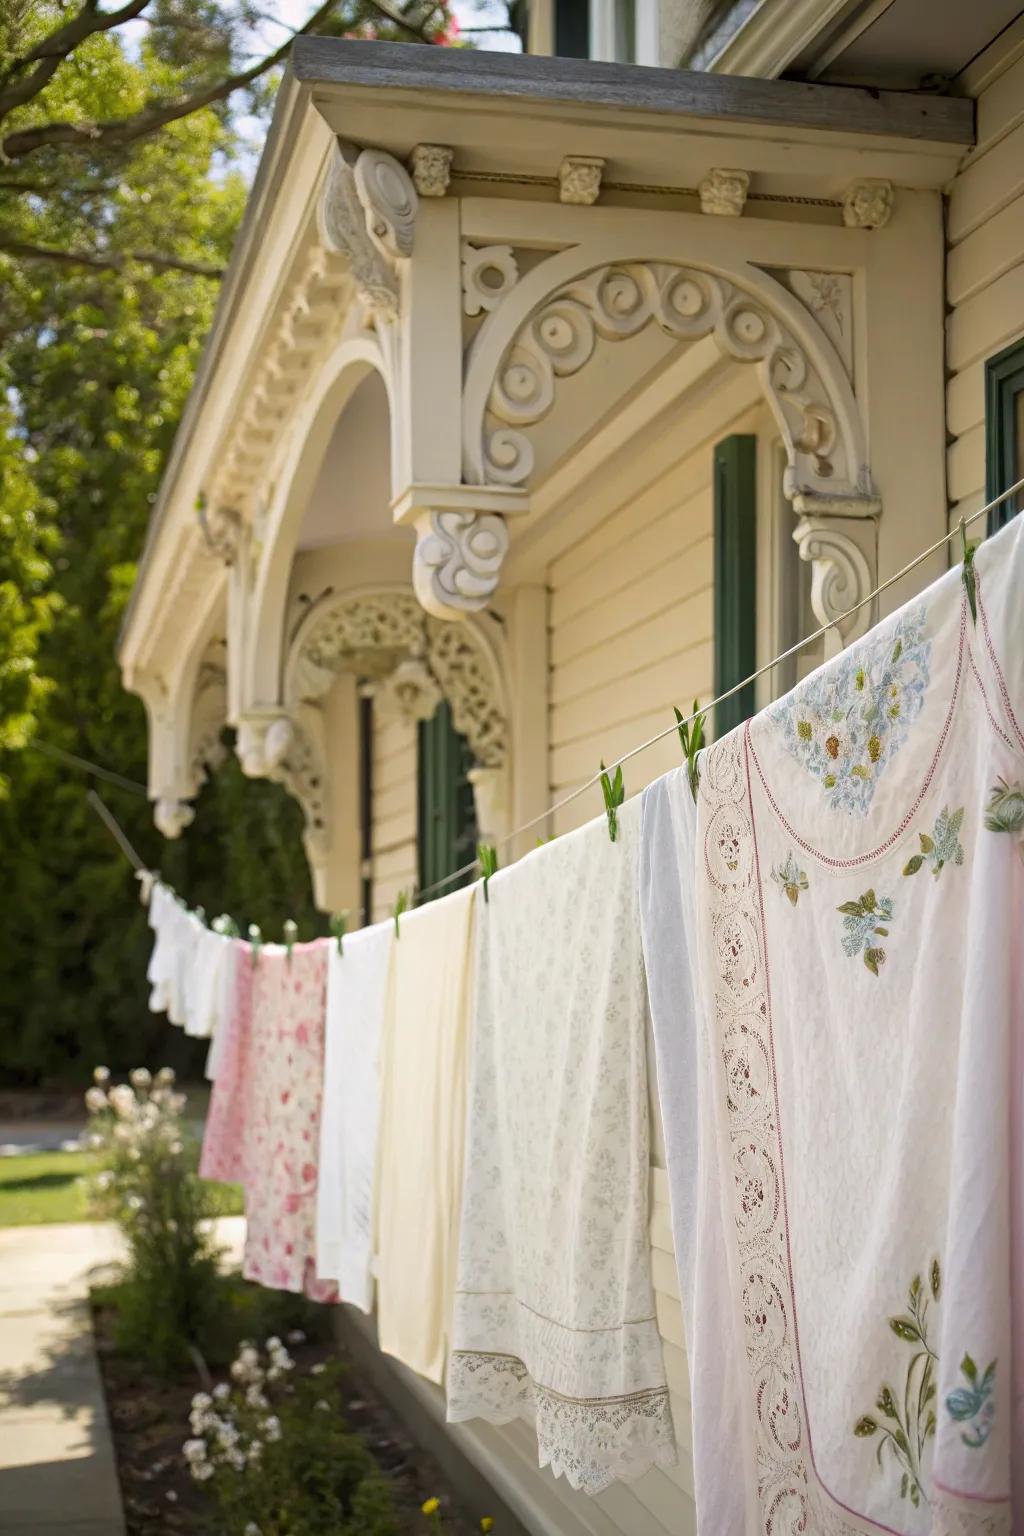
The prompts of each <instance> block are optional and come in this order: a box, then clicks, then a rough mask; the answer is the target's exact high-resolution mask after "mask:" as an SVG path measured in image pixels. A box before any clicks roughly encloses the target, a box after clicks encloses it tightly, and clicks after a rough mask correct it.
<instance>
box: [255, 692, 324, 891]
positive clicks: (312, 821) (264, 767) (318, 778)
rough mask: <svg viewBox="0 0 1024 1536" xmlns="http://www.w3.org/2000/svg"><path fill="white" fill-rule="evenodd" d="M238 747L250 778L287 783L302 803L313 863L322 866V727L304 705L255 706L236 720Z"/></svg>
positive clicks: (308, 845)
mask: <svg viewBox="0 0 1024 1536" xmlns="http://www.w3.org/2000/svg"><path fill="white" fill-rule="evenodd" d="M235 750H236V752H237V753H238V758H239V761H240V763H241V765H242V772H243V773H244V774H245V775H246V777H247V778H251V779H271V780H273V782H274V783H275V784H283V785H284V787H285V788H286V789H287V790H288V791H289V793H290V794H292V795H293V796H294V797H295V799H296V800H297V801H298V802H299V804H300V805H301V806H302V811H303V816H304V818H305V831H304V834H303V836H304V841H305V844H306V852H307V854H308V855H309V860H310V863H311V864H312V865H314V867H319V866H320V865H321V864H322V863H323V861H324V859H325V857H326V853H327V846H328V835H327V819H326V816H325V813H324V788H323V787H324V777H325V775H324V761H323V752H322V747H321V743H320V741H319V739H318V733H317V732H315V731H314V730H313V729H312V728H311V724H310V722H309V721H306V720H304V719H303V717H302V711H301V710H295V711H294V712H293V713H289V712H286V711H284V710H281V709H268V710H254V711H251V712H250V713H248V714H246V715H243V717H242V718H241V720H240V721H239V723H238V734H237V737H236V741H235Z"/></svg>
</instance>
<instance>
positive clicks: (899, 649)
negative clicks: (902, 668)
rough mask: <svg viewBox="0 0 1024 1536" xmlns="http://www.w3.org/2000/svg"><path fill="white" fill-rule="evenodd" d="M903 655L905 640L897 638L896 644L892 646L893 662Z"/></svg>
mask: <svg viewBox="0 0 1024 1536" xmlns="http://www.w3.org/2000/svg"><path fill="white" fill-rule="evenodd" d="M902 655H903V641H902V640H897V641H896V644H895V645H894V646H893V648H892V659H893V662H894V663H895V662H897V661H899V659H900V657H901V656H902Z"/></svg>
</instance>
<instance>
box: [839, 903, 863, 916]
mask: <svg viewBox="0 0 1024 1536" xmlns="http://www.w3.org/2000/svg"><path fill="white" fill-rule="evenodd" d="M836 911H837V912H844V913H845V914H846V916H847V917H863V916H864V908H863V907H862V906H861V904H860V902H859V901H844V902H843V904H842V906H841V907H836Z"/></svg>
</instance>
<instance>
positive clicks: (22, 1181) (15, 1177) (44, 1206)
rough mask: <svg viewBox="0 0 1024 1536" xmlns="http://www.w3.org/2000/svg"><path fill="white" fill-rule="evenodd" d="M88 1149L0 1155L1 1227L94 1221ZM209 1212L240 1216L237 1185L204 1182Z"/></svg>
mask: <svg viewBox="0 0 1024 1536" xmlns="http://www.w3.org/2000/svg"><path fill="white" fill-rule="evenodd" d="M95 1166H96V1159H95V1156H94V1155H93V1153H91V1152H25V1153H19V1154H15V1155H14V1156H13V1157H0V1227H37V1226H41V1225H43V1224H45V1223H49V1222H55V1221H93V1220H95V1216H94V1213H93V1212H92V1211H91V1210H90V1209H89V1200H88V1182H87V1178H86V1175H88V1174H89V1173H91V1172H92V1171H93V1170H94V1168H95ZM207 1193H208V1195H209V1199H210V1215H211V1216H239V1215H241V1213H242V1208H243V1207H242V1192H241V1190H240V1189H239V1188H238V1186H237V1185H236V1184H208V1185H207Z"/></svg>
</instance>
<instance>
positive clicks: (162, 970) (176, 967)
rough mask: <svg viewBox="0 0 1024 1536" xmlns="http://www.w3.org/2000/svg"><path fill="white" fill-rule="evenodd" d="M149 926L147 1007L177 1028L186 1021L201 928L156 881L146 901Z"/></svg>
mask: <svg viewBox="0 0 1024 1536" xmlns="http://www.w3.org/2000/svg"><path fill="white" fill-rule="evenodd" d="M149 926H150V927H151V928H152V929H153V935H154V943H153V951H152V953H151V955H150V957H149V965H148V967H147V969H146V980H147V981H148V982H149V983H150V988H151V990H150V996H149V1006H150V1008H151V1010H152V1011H153V1012H154V1013H166V1014H167V1017H168V1019H169V1020H170V1022H171V1023H172V1024H176V1025H178V1026H179V1028H180V1027H181V1026H183V1025H184V1023H185V1019H186V997H187V987H188V978H189V971H190V967H191V964H192V962H193V960H194V955H195V945H196V942H197V940H198V938H199V934H200V932H201V931H202V926H203V925H202V924H201V923H200V922H199V919H198V918H196V917H194V916H193V915H192V913H191V912H189V911H188V909H187V908H186V907H184V906H182V904H181V902H180V901H179V900H178V898H177V896H176V895H175V894H174V892H173V891H172V890H171V888H170V886H167V885H164V884H163V883H162V882H161V881H159V880H158V881H156V882H154V885H153V891H152V894H151V896H150V901H149Z"/></svg>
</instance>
